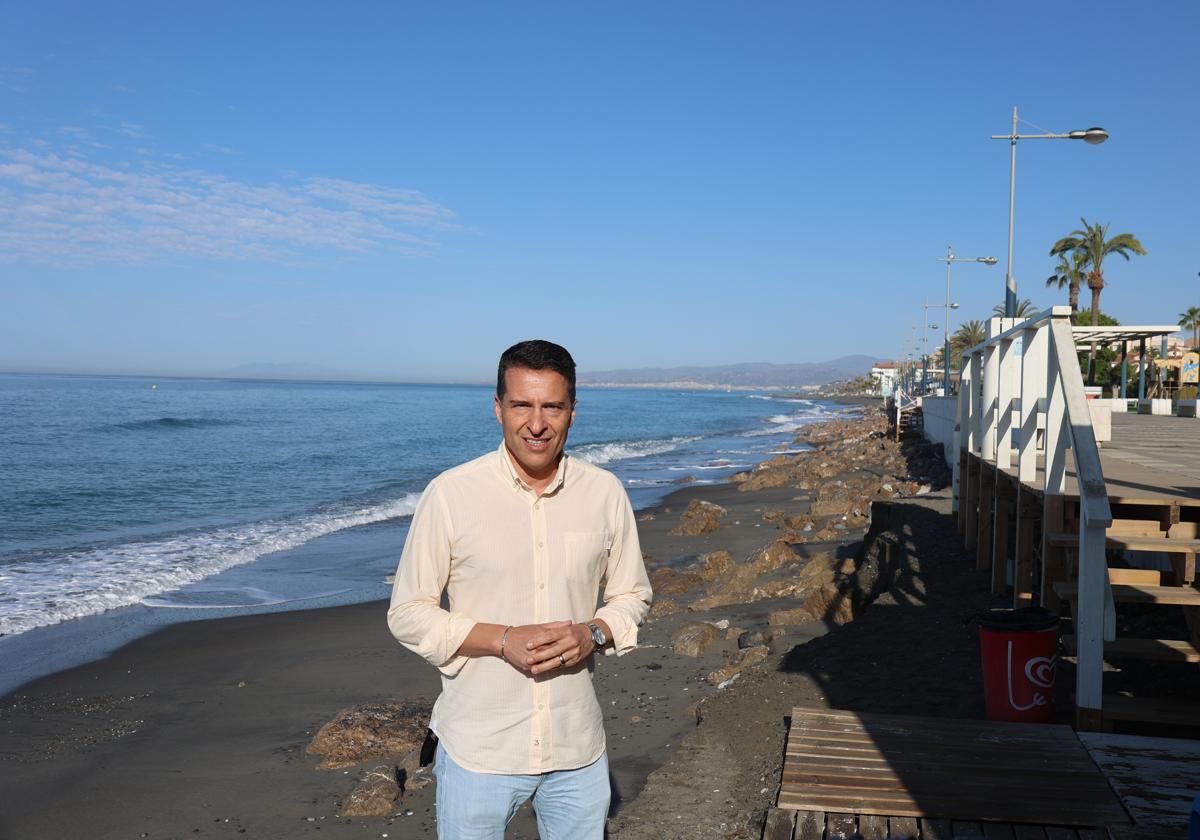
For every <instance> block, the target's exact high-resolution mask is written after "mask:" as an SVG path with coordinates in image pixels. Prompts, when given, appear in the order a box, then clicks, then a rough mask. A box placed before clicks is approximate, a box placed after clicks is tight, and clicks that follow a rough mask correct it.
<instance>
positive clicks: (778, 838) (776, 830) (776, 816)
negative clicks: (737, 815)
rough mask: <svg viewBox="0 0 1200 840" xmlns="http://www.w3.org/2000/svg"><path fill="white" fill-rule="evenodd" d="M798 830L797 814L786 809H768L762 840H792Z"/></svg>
mask: <svg viewBox="0 0 1200 840" xmlns="http://www.w3.org/2000/svg"><path fill="white" fill-rule="evenodd" d="M795 829H796V812H795V811H790V810H787V809H785V808H768V809H767V820H766V823H764V825H763V833H762V840H792V834H793V832H794V831H795Z"/></svg>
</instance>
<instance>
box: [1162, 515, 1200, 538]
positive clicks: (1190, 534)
mask: <svg viewBox="0 0 1200 840" xmlns="http://www.w3.org/2000/svg"><path fill="white" fill-rule="evenodd" d="M1176 510H1178V508H1176ZM1167 536H1168V537H1170V538H1171V539H1173V540H1194V539H1197V538H1198V537H1200V522H1175V523H1172V525H1171V527H1170V528H1168V529H1167Z"/></svg>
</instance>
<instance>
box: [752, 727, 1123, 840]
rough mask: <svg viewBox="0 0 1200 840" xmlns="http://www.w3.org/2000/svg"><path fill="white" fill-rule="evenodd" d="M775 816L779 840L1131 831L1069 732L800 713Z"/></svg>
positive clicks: (1064, 835)
mask: <svg viewBox="0 0 1200 840" xmlns="http://www.w3.org/2000/svg"><path fill="white" fill-rule="evenodd" d="M777 811H778V812H779V813H778V814H775V815H773V817H772V819H773V820H774V821H775V823H777V824H778V825H777V827H776V828H775V829H774V830H775V832H776V834H775V835H770V834H764V837H771V838H772V840H775V838H776V837H778V838H784V837H787V838H793V837H794V838H802V839H803V840H807V838H809V837H812V838H816V839H817V840H819V838H823V837H824V838H838V837H844V838H853V837H862V838H864V840H866V838H871V837H878V838H885V837H919V838H947V839H948V838H960V837H968V836H969V837H985V836H986V837H1009V838H1013V837H1020V838H1026V837H1041V838H1052V840H1053V838H1059V837H1061V838H1064V840H1065V838H1067V837H1070V838H1078V837H1084V838H1090V837H1092V836H1093V835H1090V834H1083V833H1079V829H1080V828H1082V829H1083V830H1084V831H1085V832H1086V831H1087V830H1089V829H1100V828H1102V827H1104V826H1107V825H1114V826H1128V825H1129V824H1130V821H1129V817H1128V816H1127V814H1126V811H1125V808H1124V807H1123V806H1122V804H1121V801H1120V800H1119V799H1118V798H1117V797H1116V795H1115V794H1114V793H1113V791H1112V789H1111V788H1110V787H1109V784H1108V782H1107V781H1105V778H1104V776H1103V775H1102V774H1101V773H1100V771H1099V770H1098V769H1097V767H1096V764H1095V763H1094V762H1093V761H1092V759H1091V758H1090V757H1089V756H1088V753H1087V751H1086V750H1085V749H1084V747H1083V745H1082V744H1081V743H1080V742H1079V739H1078V738H1076V736H1075V733H1074V732H1072V731H1071V729H1070V728H1069V727H1065V726H1052V725H1031V724H1010V723H993V722H990V721H979V720H969V721H964V720H941V719H935V718H923V717H913V716H908V715H877V714H866V713H853V712H839V711H830V710H820V709H803V708H797V709H795V710H793V712H792V726H791V731H790V732H789V735H788V741H787V755H786V757H785V760H784V767H783V782H782V785H781V787H780V792H779V800H778V808H777ZM789 824H790V830H789V828H788V826H789ZM956 826H957V827H956ZM818 828H819V829H820V830H821V831H823V832H824V833H823V834H819V833H817V831H818ZM1094 836H1095V837H1104V836H1106V835H1105V834H1097V835H1094Z"/></svg>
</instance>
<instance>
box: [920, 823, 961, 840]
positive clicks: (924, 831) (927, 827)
mask: <svg viewBox="0 0 1200 840" xmlns="http://www.w3.org/2000/svg"><path fill="white" fill-rule="evenodd" d="M921 840H954V835H953V834H952V833H951V831H950V821H949V820H921Z"/></svg>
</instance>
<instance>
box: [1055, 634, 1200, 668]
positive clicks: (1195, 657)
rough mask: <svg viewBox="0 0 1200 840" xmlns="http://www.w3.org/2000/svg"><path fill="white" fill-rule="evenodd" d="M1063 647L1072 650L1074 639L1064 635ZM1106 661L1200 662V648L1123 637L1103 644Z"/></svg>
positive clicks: (1176, 643)
mask: <svg viewBox="0 0 1200 840" xmlns="http://www.w3.org/2000/svg"><path fill="white" fill-rule="evenodd" d="M1062 640H1063V646H1064V647H1065V648H1066V650H1067V651H1068V652H1070V651H1072V650H1074V646H1075V637H1074V636H1072V635H1069V634H1068V635H1064V636H1063V637H1062ZM1104 656H1105V657H1106V658H1108V659H1154V660H1157V661H1160V662H1200V648H1197V647H1196V646H1195V645H1194V644H1192V643H1191V642H1185V641H1183V640H1182V639H1137V638H1133V637H1128V636H1127V637H1124V638H1120V639H1116V640H1114V641H1111V642H1105V643H1104Z"/></svg>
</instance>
